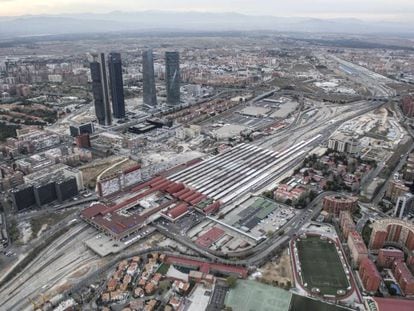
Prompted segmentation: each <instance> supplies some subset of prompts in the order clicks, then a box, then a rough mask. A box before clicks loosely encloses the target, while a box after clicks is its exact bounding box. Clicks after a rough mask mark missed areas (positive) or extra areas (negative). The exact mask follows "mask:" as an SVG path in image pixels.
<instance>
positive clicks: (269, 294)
mask: <svg viewBox="0 0 414 311" xmlns="http://www.w3.org/2000/svg"><path fill="white" fill-rule="evenodd" d="M291 298H292V294H291V293H290V292H288V291H286V290H283V289H281V288H277V287H273V286H270V285H265V284H262V283H259V282H256V281H252V280H237V285H236V287H235V288H232V289H231V290H230V292H229V293H228V294H227V296H226V300H225V303H224V304H225V305H226V306H229V307H232V309H233V310H237V311H258V310H260V311H288V310H289V305H290V300H291Z"/></svg>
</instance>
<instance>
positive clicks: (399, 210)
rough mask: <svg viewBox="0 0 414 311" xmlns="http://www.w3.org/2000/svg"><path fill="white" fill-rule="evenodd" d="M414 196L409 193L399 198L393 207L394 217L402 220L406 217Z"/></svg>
mask: <svg viewBox="0 0 414 311" xmlns="http://www.w3.org/2000/svg"><path fill="white" fill-rule="evenodd" d="M413 202H414V196H413V195H412V194H411V193H406V194H404V195H402V196H399V197H398V199H397V203H395V207H394V217H398V218H401V219H402V218H404V217H405V216H407V215H408V214H409V213H410V212H411V209H412V207H413Z"/></svg>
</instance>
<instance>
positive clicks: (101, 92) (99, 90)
mask: <svg viewBox="0 0 414 311" xmlns="http://www.w3.org/2000/svg"><path fill="white" fill-rule="evenodd" d="M91 57H92V59H91V62H90V68H91V78H92V93H93V99H94V104H95V114H96V117H97V119H98V123H99V124H101V125H111V123H112V117H111V107H110V104H109V91H108V79H107V76H106V66H105V55H104V53H99V54H91Z"/></svg>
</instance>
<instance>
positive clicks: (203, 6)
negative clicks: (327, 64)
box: [0, 0, 414, 23]
mask: <svg viewBox="0 0 414 311" xmlns="http://www.w3.org/2000/svg"><path fill="white" fill-rule="evenodd" d="M145 2H146V1H133V0H119V1H116V2H114V1H112V0H103V1H98V0H85V1H77V0H63V1H59V3H56V2H54V1H52V0H41V1H36V3H33V2H32V1H30V0H0V4H1V6H2V12H0V17H11V18H13V17H16V18H18V17H23V16H37V15H77V14H97V15H100V14H110V13H113V12H124V13H128V12H135V13H140V12H146V11H162V12H169V13H175V12H177V13H193V12H197V13H237V14H244V15H251V16H271V17H287V18H316V19H358V20H362V21H375V22H380V21H385V22H400V23H401V22H402V23H408V22H411V21H412V20H413V19H414V2H412V1H408V0H395V1H389V0H365V1H364V2H363V3H361V1H356V0H343V1H341V2H340V3H332V1H330V0H316V1H312V3H308V2H309V1H308V0H292V1H291V2H290V3H280V2H279V1H270V0H258V1H254V3H252V2H251V1H246V0H227V1H219V0H212V1H205V0H201V1H197V3H196V4H195V3H194V2H195V1H190V0H177V1H174V2H173V3H170V2H169V1H168V3H166V2H167V1H165V0H153V1H152V2H151V4H147V3H145Z"/></svg>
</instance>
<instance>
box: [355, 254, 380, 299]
mask: <svg viewBox="0 0 414 311" xmlns="http://www.w3.org/2000/svg"><path fill="white" fill-rule="evenodd" d="M358 272H359V276H360V277H361V281H362V284H363V285H364V288H365V290H366V291H368V292H376V291H377V290H378V288H379V286H380V284H381V275H380V273H379V272H378V270H377V267H375V264H374V263H373V262H372V260H371V259H369V258H363V259H362V260H361V263H360V265H359V271H358Z"/></svg>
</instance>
